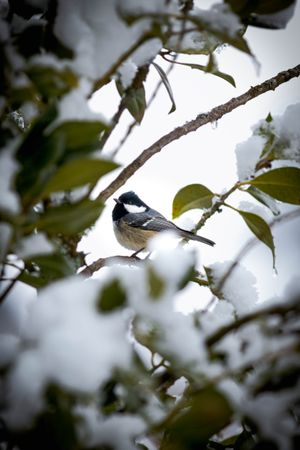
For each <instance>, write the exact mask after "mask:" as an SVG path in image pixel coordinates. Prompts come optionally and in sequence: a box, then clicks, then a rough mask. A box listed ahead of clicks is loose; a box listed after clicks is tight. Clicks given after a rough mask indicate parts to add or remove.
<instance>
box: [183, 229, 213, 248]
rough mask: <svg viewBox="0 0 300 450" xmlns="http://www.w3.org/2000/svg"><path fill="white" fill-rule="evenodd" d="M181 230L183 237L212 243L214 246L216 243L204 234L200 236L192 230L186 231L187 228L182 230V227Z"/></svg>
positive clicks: (208, 243)
mask: <svg viewBox="0 0 300 450" xmlns="http://www.w3.org/2000/svg"><path fill="white" fill-rule="evenodd" d="M180 231H181V232H182V237H183V238H186V239H190V240H192V241H198V242H202V243H203V244H207V245H210V246H211V247H213V246H214V245H215V242H214V241H211V240H210V239H207V238H205V237H202V236H198V234H194V233H192V232H191V231H186V230H182V229H180Z"/></svg>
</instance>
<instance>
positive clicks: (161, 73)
mask: <svg viewBox="0 0 300 450" xmlns="http://www.w3.org/2000/svg"><path fill="white" fill-rule="evenodd" d="M152 65H153V66H154V67H155V69H156V70H157V72H158V74H159V76H160V78H161V81H162V82H163V84H164V86H165V88H166V90H167V92H168V94H169V97H170V100H171V103H172V106H171V109H170V111H169V114H171V113H172V112H174V111H175V110H176V104H175V99H174V95H173V91H172V88H171V85H170V83H169V80H168V77H167V75H166V73H165V71H164V70H163V69H162V68H161V67H160V66H159V65H158V64H156V63H155V62H152Z"/></svg>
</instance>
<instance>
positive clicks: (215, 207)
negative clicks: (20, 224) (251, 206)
mask: <svg viewBox="0 0 300 450" xmlns="http://www.w3.org/2000/svg"><path fill="white" fill-rule="evenodd" d="M238 188H239V183H235V184H234V185H233V186H232V188H230V189H229V190H228V191H227V192H225V193H224V194H222V195H220V197H219V200H217V201H216V202H215V203H214V204H213V205H212V207H211V208H210V209H209V210H208V211H206V212H205V213H204V214H203V215H202V217H201V219H200V220H199V222H198V223H197V224H196V225H195V227H194V230H193V231H194V232H196V231H198V230H200V228H202V227H203V225H204V224H205V222H206V221H207V220H208V219H209V218H210V217H211V216H212V215H213V214H215V213H216V212H217V211H219V209H220V207H221V206H222V205H224V202H225V200H226V199H227V198H228V197H229V196H230V195H231V194H232V193H233V192H234V191H236V190H237V189H238Z"/></svg>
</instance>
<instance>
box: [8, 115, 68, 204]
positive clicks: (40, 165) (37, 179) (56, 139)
mask: <svg viewBox="0 0 300 450" xmlns="http://www.w3.org/2000/svg"><path fill="white" fill-rule="evenodd" d="M56 114H57V111H56V109H55V108H54V107H50V108H48V109H47V110H46V111H45V113H44V114H43V115H42V116H41V117H39V119H38V120H36V121H35V123H34V124H33V125H32V127H31V128H30V129H29V130H28V131H27V132H26V133H25V134H24V138H23V141H22V142H21V144H20V147H19V148H18V150H17V154H16V157H17V160H18V162H19V163H20V171H19V173H18V175H17V178H16V188H17V191H18V193H19V194H20V196H21V198H22V201H23V204H24V205H25V206H28V205H31V204H35V203H36V201H37V198H38V196H39V193H40V191H41V190H42V188H43V186H44V185H45V183H46V182H47V180H48V177H49V175H50V174H52V172H53V170H54V168H55V165H56V164H57V161H58V160H59V159H60V158H61V157H62V155H63V152H64V147H63V142H62V140H61V138H60V136H51V137H46V136H45V130H46V128H47V127H48V125H49V124H50V123H51V122H52V121H53V120H54V119H55V118H56ZM33 168H34V170H33Z"/></svg>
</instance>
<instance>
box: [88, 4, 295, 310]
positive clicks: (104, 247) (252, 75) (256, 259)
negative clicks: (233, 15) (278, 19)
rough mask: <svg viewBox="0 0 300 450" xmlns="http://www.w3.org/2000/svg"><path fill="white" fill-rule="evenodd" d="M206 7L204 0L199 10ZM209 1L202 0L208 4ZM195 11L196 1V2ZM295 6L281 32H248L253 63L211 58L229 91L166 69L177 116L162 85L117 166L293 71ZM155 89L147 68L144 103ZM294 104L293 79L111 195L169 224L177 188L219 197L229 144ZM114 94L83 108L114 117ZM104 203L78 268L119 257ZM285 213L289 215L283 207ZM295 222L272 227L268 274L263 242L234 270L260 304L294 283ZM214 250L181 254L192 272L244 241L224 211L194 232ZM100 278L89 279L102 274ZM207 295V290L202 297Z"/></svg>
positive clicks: (226, 55) (123, 124)
mask: <svg viewBox="0 0 300 450" xmlns="http://www.w3.org/2000/svg"><path fill="white" fill-rule="evenodd" d="M205 3H209V2H205ZM210 3H211V2H210ZM201 4H203V2H201ZM299 19H300V6H299V2H298V4H297V6H296V11H295V14H294V17H293V18H292V20H291V21H290V22H289V24H288V26H287V28H286V29H284V30H279V31H278V30H264V29H258V28H251V27H250V28H249V29H248V30H247V32H246V35H245V37H246V39H247V41H248V44H249V46H250V48H251V50H252V53H253V54H254V55H255V56H256V59H257V61H258V63H259V65H260V67H259V68H258V64H257V63H255V62H254V61H253V59H251V58H250V57H249V56H247V55H246V54H243V53H242V52H239V51H237V50H234V49H232V48H229V47H228V48H223V49H222V50H221V51H220V52H219V53H218V55H217V60H218V64H219V69H220V70H222V71H224V72H227V73H229V74H231V75H232V76H233V77H234V79H235V82H236V85H237V87H236V88H234V87H232V86H231V85H230V84H228V83H227V82H225V81H223V80H221V79H219V78H217V77H214V76H212V75H209V74H203V73H202V72H200V71H196V70H191V69H189V68H188V67H179V66H177V67H175V69H174V70H173V71H172V72H171V74H170V76H169V81H170V84H171V86H172V89H173V93H174V97H175V101H176V105H177V109H176V111H175V112H174V113H172V114H170V115H168V111H169V109H170V106H171V105H170V100H169V98H168V95H167V93H166V91H165V89H164V88H163V87H162V88H161V90H160V92H159V94H158V96H157V98H156V100H155V101H154V102H153V104H152V105H151V107H150V108H149V110H147V112H146V114H145V117H144V119H143V121H142V124H141V125H140V126H139V127H136V128H135V130H134V132H133V133H132V134H131V136H130V138H129V139H128V140H127V141H126V144H125V145H124V146H123V147H122V149H121V150H120V152H119V153H118V155H117V158H116V159H117V161H118V162H119V163H120V164H121V165H122V166H125V165H127V164H128V163H129V162H131V161H132V160H133V159H134V158H135V157H136V156H138V155H139V154H140V153H141V151H143V150H144V149H145V148H147V147H148V146H149V145H151V144H153V143H154V142H155V141H156V140H157V139H159V138H160V137H161V136H163V135H164V134H166V133H168V132H169V131H171V130H172V129H174V128H175V127H176V126H180V125H183V124H184V123H185V122H186V121H189V120H191V119H194V118H195V117H196V116H197V115H198V114H200V113H202V112H207V111H209V110H210V109H211V108H213V107H215V106H218V105H220V104H222V103H224V102H226V101H228V100H230V99H231V98H232V97H236V96H238V95H240V94H242V93H244V92H245V91H246V90H248V89H249V88H250V86H254V85H256V84H259V83H261V82H263V81H264V80H266V79H268V78H270V77H272V76H274V75H276V74H277V73H278V72H280V71H282V70H286V69H289V68H291V67H294V66H295V65H297V64H299V42H300V27H299V23H300V21H299ZM181 60H182V61H188V62H196V63H199V64H205V63H206V61H207V58H206V57H205V56H194V57H192V56H186V57H184V58H182V59H181ZM156 62H157V63H158V64H160V65H161V66H162V67H163V68H164V69H165V70H166V69H167V65H166V64H165V63H164V61H163V60H162V59H161V58H157V60H156ZM158 81H159V76H158V74H157V72H156V70H155V69H154V68H153V67H152V68H151V69H150V75H149V77H148V79H147V82H146V93H147V97H148V98H149V97H150V96H151V93H152V91H153V89H154V87H155V86H156V84H157V82H158ZM299 101H300V80H299V79H293V80H291V81H289V82H288V83H285V84H283V85H281V86H280V87H279V88H278V89H276V91H275V92H273V91H270V92H268V93H267V94H264V95H262V96H260V97H258V98H257V99H255V100H252V101H251V102H249V103H247V104H246V105H245V106H243V107H240V108H238V109H236V110H234V111H233V112H232V113H230V114H228V115H226V116H224V117H223V118H222V119H221V120H220V121H219V122H218V123H217V124H213V125H212V124H208V125H206V126H204V127H202V128H200V129H199V130H198V131H196V132H194V133H190V134H189V135H187V136H185V137H183V138H181V139H180V140H177V141H176V142H173V143H172V144H170V145H169V146H167V147H166V148H163V150H162V151H161V152H160V153H159V154H157V155H156V156H154V157H153V158H152V159H150V161H148V162H147V163H146V165H144V166H143V167H142V168H141V169H140V170H139V171H138V172H137V173H136V174H135V175H134V176H133V177H132V178H131V179H129V180H128V182H127V183H126V184H125V185H124V186H123V187H122V188H121V189H120V190H119V191H117V192H116V194H115V195H114V197H116V196H118V195H120V194H121V193H122V192H125V191H128V190H134V191H135V192H136V193H137V194H138V195H139V196H140V197H141V198H142V199H143V200H144V201H145V202H146V203H148V204H149V205H150V206H152V207H153V208H155V209H157V210H159V211H160V212H161V213H163V214H164V215H166V216H167V217H168V218H171V214H172V201H173V198H174V196H175V194H176V193H177V191H178V190H179V189H181V188H182V187H184V186H186V185H187V184H191V183H200V184H204V185H206V186H207V187H208V188H210V189H211V190H212V191H214V192H218V193H220V192H222V191H223V190H224V189H228V188H229V187H231V186H232V185H233V184H234V182H235V181H236V180H237V174H236V158H235V147H236V144H238V143H240V142H242V141H244V140H246V139H247V138H248V137H249V136H250V135H251V127H252V126H253V125H254V124H255V123H256V122H257V121H259V120H260V119H263V118H265V117H266V116H267V115H268V113H269V112H271V113H272V115H273V116H274V115H278V114H282V113H283V112H284V111H285V109H286V107H287V106H288V105H290V104H294V103H297V102H299ZM118 103H119V96H118V94H117V91H116V89H115V86H114V83H110V84H109V85H108V86H106V87H105V88H103V89H102V90H101V91H100V92H97V93H96V94H95V95H94V96H93V98H92V99H91V101H90V106H91V108H92V109H93V110H95V111H97V112H101V113H103V114H104V115H105V116H106V117H108V118H110V117H112V116H113V114H114V113H115V112H116V110H117V107H118ZM131 121H132V119H131V117H130V116H129V114H128V113H127V112H125V113H124V114H123V116H122V119H121V121H120V124H119V126H118V127H117V129H116V130H115V131H114V133H113V135H112V136H111V138H110V139H109V141H108V142H107V144H106V147H105V150H104V154H105V155H109V154H110V153H111V152H112V151H113V150H114V149H115V148H116V146H117V145H118V143H119V141H120V140H121V139H122V137H123V135H124V133H125V132H126V129H127V127H128V125H129V124H130V123H131ZM116 174H117V172H113V174H111V175H109V176H106V177H105V178H103V179H102V180H101V182H100V184H99V189H102V188H104V187H106V186H107V184H108V183H109V182H110V181H111V180H112V179H114V178H115V176H116ZM240 200H245V201H246V200H247V201H250V202H251V201H252V199H251V198H250V197H248V196H246V194H244V195H243V196H242V197H241V196H240V195H235V196H232V200H231V199H230V201H229V203H232V204H234V205H235V206H238V205H239V201H240ZM113 206H114V201H113V199H112V198H110V199H109V200H108V201H107V206H106V208H105V211H104V212H103V214H102V216H101V218H100V219H99V221H98V222H97V224H96V226H95V227H94V229H93V230H92V231H91V232H90V234H89V235H88V236H87V237H86V238H85V239H83V241H82V244H81V248H83V249H84V251H85V252H88V253H90V255H89V257H88V262H92V261H94V260H95V259H97V258H99V257H105V256H111V255H118V254H124V255H128V254H129V253H130V252H128V251H127V250H126V249H124V248H122V247H120V245H119V244H118V242H117V241H116V239H115V237H114V234H113V228H112V223H111V210H112V208H113ZM287 209H289V207H287ZM200 217H201V212H200V211H196V210H195V211H190V212H188V213H186V214H185V215H184V217H182V218H181V219H180V222H178V223H180V225H182V226H184V225H185V224H186V225H187V224H188V223H189V222H190V220H193V221H197V220H199V218H200ZM299 230H300V221H299V220H294V221H292V222H289V223H288V224H286V225H284V226H281V225H279V226H278V227H277V228H274V229H273V234H274V238H275V245H276V255H277V269H278V274H277V275H275V273H274V271H273V269H272V257H271V252H270V250H269V249H268V248H267V247H266V246H264V245H263V244H257V245H256V246H255V248H254V249H253V250H251V251H250V252H249V254H248V256H247V257H246V258H244V260H243V264H244V265H245V266H246V267H247V268H248V269H249V270H251V272H253V273H254V275H255V276H256V278H257V287H258V290H259V298H260V300H265V299H267V298H270V297H272V296H274V295H280V294H281V293H282V290H283V289H284V286H285V285H286V283H287V282H288V280H289V279H290V277H291V276H292V275H294V276H297V274H298V273H299V267H300V236H299V235H300V231H299ZM199 234H202V235H203V236H205V237H208V238H210V239H213V240H214V241H215V242H216V246H215V247H214V248H211V247H208V246H205V245H201V244H200V245H199V244H198V243H195V242H191V243H189V244H188V245H187V248H193V249H195V250H196V251H197V255H198V259H199V264H198V268H199V269H200V270H201V265H208V264H211V263H213V262H215V261H226V260H231V259H233V258H234V256H235V255H236V254H237V253H238V251H239V249H240V248H241V246H242V245H243V244H244V243H245V242H246V241H247V240H248V239H249V238H251V232H250V231H249V230H248V229H247V227H246V225H245V224H244V222H243V221H242V219H241V218H240V217H239V216H238V215H237V214H236V213H234V211H230V210H224V212H223V213H222V214H217V215H215V216H214V217H213V218H212V219H210V220H209V221H208V222H207V223H206V225H205V227H204V228H202V229H201V232H200V233H199ZM105 270H106V269H104V270H102V271H100V272H102V273H101V274H100V272H99V274H97V275H96V276H105ZM206 291H207V292H206ZM209 298H210V293H209V292H208V290H207V289H199V286H193V285H191V286H189V287H188V289H186V290H185V291H184V293H183V294H182V295H181V297H180V299H179V300H178V307H179V308H180V309H184V310H185V311H191V310H193V309H194V308H199V307H201V306H203V305H204V304H205V302H206V301H207V300H208V299H209Z"/></svg>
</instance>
